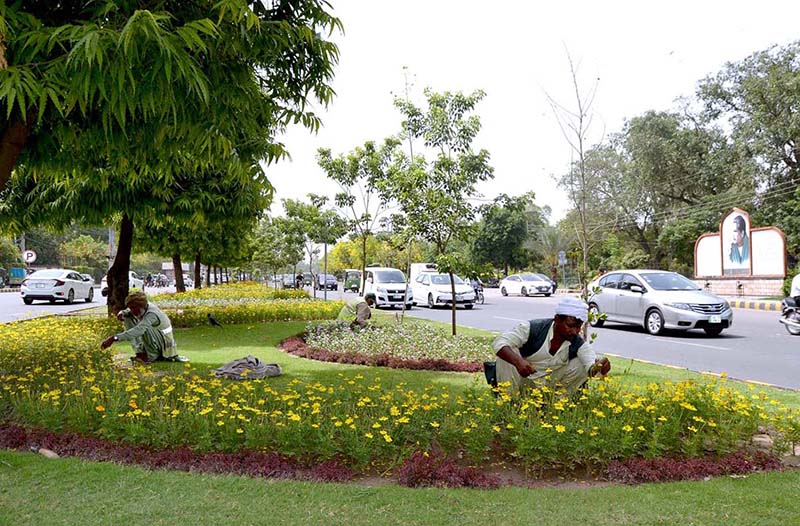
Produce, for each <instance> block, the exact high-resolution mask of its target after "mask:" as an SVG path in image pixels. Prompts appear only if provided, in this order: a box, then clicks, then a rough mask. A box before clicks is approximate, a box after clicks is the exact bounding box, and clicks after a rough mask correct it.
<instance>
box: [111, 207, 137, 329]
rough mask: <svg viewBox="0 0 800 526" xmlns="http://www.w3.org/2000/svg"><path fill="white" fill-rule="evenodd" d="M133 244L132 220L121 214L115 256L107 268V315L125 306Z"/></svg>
mask: <svg viewBox="0 0 800 526" xmlns="http://www.w3.org/2000/svg"><path fill="white" fill-rule="evenodd" d="M132 246H133V220H132V219H131V218H130V217H129V216H128V214H123V216H122V222H121V223H120V225H119V240H118V241H117V256H116V257H115V258H114V264H113V265H111V267H110V268H109V269H108V301H107V302H106V305H107V307H108V315H109V317H113V316H116V315H117V313H118V312H119V311H121V310H122V309H124V308H125V298H126V297H127V296H128V286H129V283H128V272H129V271H130V269H131V247H132Z"/></svg>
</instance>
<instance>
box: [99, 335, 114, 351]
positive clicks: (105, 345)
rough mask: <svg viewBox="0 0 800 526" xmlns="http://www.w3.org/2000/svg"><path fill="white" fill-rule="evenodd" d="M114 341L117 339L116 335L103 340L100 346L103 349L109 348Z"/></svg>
mask: <svg viewBox="0 0 800 526" xmlns="http://www.w3.org/2000/svg"><path fill="white" fill-rule="evenodd" d="M114 341H115V340H114V337H113V336H109V337H108V338H106V339H105V340H103V343H101V344H100V348H101V349H108V348H109V347H111V346H112V345H114Z"/></svg>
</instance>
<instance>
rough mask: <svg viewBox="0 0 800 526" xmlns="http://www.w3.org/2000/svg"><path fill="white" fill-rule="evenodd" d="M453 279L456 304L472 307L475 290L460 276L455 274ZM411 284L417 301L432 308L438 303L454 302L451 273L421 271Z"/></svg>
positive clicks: (450, 303)
mask: <svg viewBox="0 0 800 526" xmlns="http://www.w3.org/2000/svg"><path fill="white" fill-rule="evenodd" d="M453 281H454V282H455V286H456V287H455V288H456V305H463V306H464V308H465V309H471V308H472V306H473V304H474V303H475V290H474V289H473V288H472V286H471V285H469V284H468V283H465V282H464V280H462V279H461V278H459V277H458V276H454V279H453ZM411 286H412V287H413V289H412V290H413V292H414V297H415V298H416V299H417V302H424V303H426V304H427V305H428V307H430V308H431V309H432V308H434V307H436V306H437V305H452V304H453V291H452V290H451V287H450V275H449V274H440V273H438V272H421V273H420V274H419V275H418V276H417V279H416V280H415V281H414V283H412V284H411Z"/></svg>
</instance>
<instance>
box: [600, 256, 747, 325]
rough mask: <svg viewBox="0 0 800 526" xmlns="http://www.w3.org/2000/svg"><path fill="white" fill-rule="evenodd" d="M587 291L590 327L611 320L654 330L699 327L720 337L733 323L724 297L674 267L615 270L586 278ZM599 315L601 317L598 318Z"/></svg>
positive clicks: (729, 308)
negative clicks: (681, 273) (602, 315)
mask: <svg viewBox="0 0 800 526" xmlns="http://www.w3.org/2000/svg"><path fill="white" fill-rule="evenodd" d="M595 289H597V292H593V291H594V290H595ZM589 292H590V297H589V310H590V311H592V312H593V313H594V314H595V316H594V320H595V321H593V322H592V325H593V326H595V327H601V326H602V325H603V323H604V322H606V321H613V322H619V323H629V324H633V325H639V326H641V327H644V328H645V330H646V331H647V332H649V333H650V334H654V335H655V334H660V333H661V332H662V331H663V330H664V329H678V330H689V329H703V330H704V331H705V332H706V334H708V335H709V336H719V335H720V334H721V333H722V331H723V330H724V329H727V328H729V327H730V326H731V325H733V311H732V310H731V307H730V305H729V304H728V302H727V301H726V300H725V299H723V298H720V297H719V296H715V295H714V294H711V293H710V292H706V291H704V290H701V289H700V287H698V286H697V284H695V283H694V282H692V281H690V280H688V279H686V278H684V277H683V276H681V275H680V274H676V273H675V272H668V271H664V270H618V271H615V272H610V273H608V274H605V275H604V276H602V277H600V278H599V279H597V280H595V281H593V282H592V283H590V284H589ZM599 314H605V319H598V318H597V315H599Z"/></svg>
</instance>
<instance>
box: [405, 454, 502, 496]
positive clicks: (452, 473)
mask: <svg viewBox="0 0 800 526" xmlns="http://www.w3.org/2000/svg"><path fill="white" fill-rule="evenodd" d="M395 475H396V476H397V479H398V481H399V482H400V484H402V485H404V486H409V487H412V488H417V487H422V486H434V487H447V488H461V487H467V488H483V489H495V488H498V487H500V479H499V478H498V477H497V476H495V475H488V474H486V473H482V472H481V471H480V470H478V469H476V468H473V467H465V466H461V465H459V464H458V463H456V462H455V461H454V460H452V459H451V458H449V457H448V456H446V455H445V454H444V453H442V452H441V450H438V449H434V450H433V451H431V452H423V451H416V452H415V453H413V454H412V455H411V456H410V457H408V458H407V459H406V460H405V462H403V465H402V466H400V468H398V470H397V472H396V473H395Z"/></svg>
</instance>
